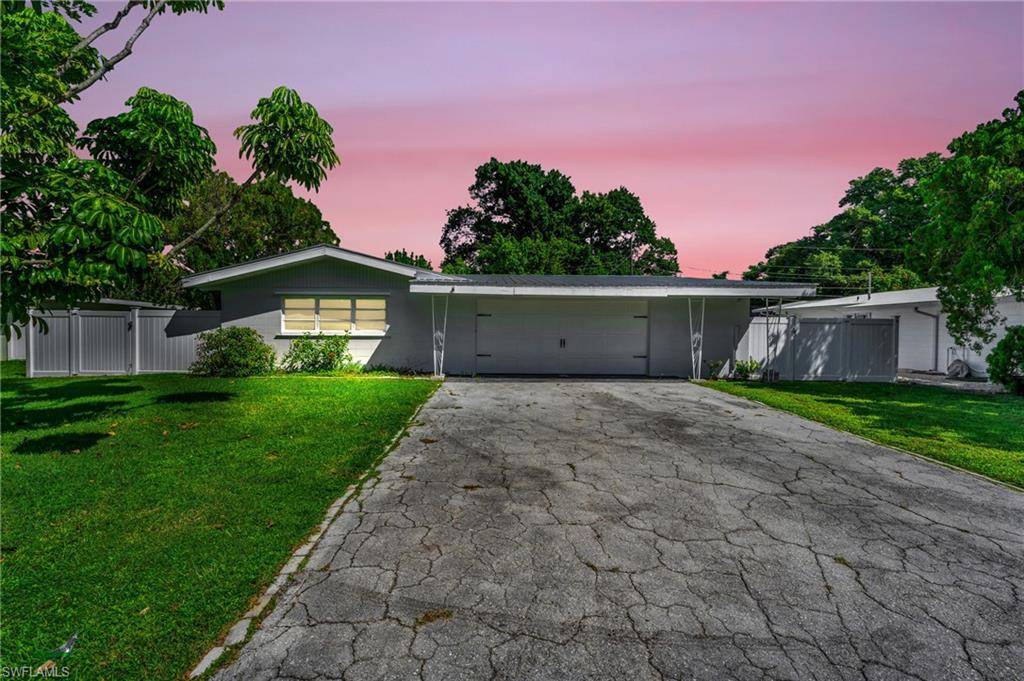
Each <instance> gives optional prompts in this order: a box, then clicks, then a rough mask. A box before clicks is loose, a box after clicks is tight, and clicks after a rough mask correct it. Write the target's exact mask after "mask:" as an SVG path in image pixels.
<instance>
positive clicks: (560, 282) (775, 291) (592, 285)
mask: <svg viewBox="0 0 1024 681" xmlns="http://www.w3.org/2000/svg"><path fill="white" fill-rule="evenodd" d="M410 290H411V291H412V292H413V293H456V294H458V293H462V294H478V295H534V296H536V295H542V296H543V295H551V296H563V295H569V296H572V295H584V296H595V295H596V296H635V297H646V296H659V297H660V296H705V297H743V298H761V297H766V296H767V297H769V298H780V297H781V298H797V297H801V296H808V295H814V291H815V287H814V286H813V285H808V284H803V283H791V282H777V281H736V280H731V279H697V278H694V277H673V276H653V275H641V274H633V275H588V274H460V275H448V276H447V277H446V278H427V277H421V276H419V275H417V276H416V277H415V278H414V279H413V281H412V284H411V286H410Z"/></svg>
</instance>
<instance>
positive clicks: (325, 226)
mask: <svg viewBox="0 0 1024 681" xmlns="http://www.w3.org/2000/svg"><path fill="white" fill-rule="evenodd" d="M239 192H241V198H239V200H238V202H237V203H236V204H235V206H234V207H233V208H232V209H231V210H230V212H229V213H228V214H227V215H226V216H225V218H224V219H223V220H222V226H221V227H220V228H219V229H211V230H207V231H206V232H204V233H203V234H202V236H200V237H199V238H197V239H196V240H195V241H194V242H193V244H192V247H191V248H189V249H187V250H185V251H182V252H181V253H180V254H179V255H178V256H177V258H176V262H177V265H178V266H179V267H180V268H182V269H184V270H186V271H191V272H202V271H205V270H211V269H215V268H217V267H225V266H227V265H234V264H237V263H240V262H246V261H249V260H254V259H256V258H264V257H267V256H271V255H277V254H279V253H287V252H288V251H293V250H295V249H297V248H305V247H307V246H315V245H317V244H335V245H336V244H337V243H338V235H337V234H335V232H334V230H332V229H331V226H330V224H329V223H328V222H327V221H326V220H324V218H323V215H322V214H321V213H320V210H319V209H318V208H317V207H316V205H315V204H313V203H312V202H311V201H308V200H306V199H302V198H299V197H297V196H295V193H294V192H293V191H292V189H291V187H289V186H288V185H286V184H284V183H283V182H280V181H279V180H276V179H266V180H261V181H259V182H256V183H253V184H251V185H250V186H249V187H247V188H246V189H245V190H240V188H239V185H238V183H236V182H235V181H234V180H233V179H231V176H229V175H228V174H227V173H224V172H217V173H210V174H208V175H207V176H206V178H205V179H204V180H203V181H202V182H201V183H200V184H199V185H198V186H196V187H195V189H193V190H192V191H191V192H190V193H189V195H188V198H187V201H186V204H187V205H186V206H185V207H184V208H182V209H180V210H179V211H178V212H177V213H176V214H175V216H174V217H173V218H171V219H169V220H165V221H164V237H163V241H164V243H177V242H179V241H181V240H182V239H184V238H185V237H186V236H188V235H190V234H194V233H195V232H196V231H197V230H198V229H199V227H201V226H202V225H204V224H206V223H207V222H208V221H209V219H210V217H211V216H212V215H214V214H216V213H217V212H219V211H220V210H221V209H222V208H223V207H224V206H226V205H227V204H228V203H229V202H230V201H231V199H232V198H233V197H234V196H235V195H236V194H238V193H239ZM108 293H109V294H110V295H111V296H113V297H117V298H129V299H136V300H147V301H150V302H156V303H163V304H175V305H186V306H190V307H210V306H211V305H212V304H213V302H214V299H213V296H212V294H209V293H206V292H203V291H196V290H193V289H182V288H181V285H180V270H179V269H178V267H162V268H159V267H153V268H148V269H146V270H144V271H143V272H141V273H137V274H135V275H133V276H132V277H131V278H130V279H129V281H128V283H127V284H126V285H125V286H123V287H114V288H112V289H111V290H110V291H108Z"/></svg>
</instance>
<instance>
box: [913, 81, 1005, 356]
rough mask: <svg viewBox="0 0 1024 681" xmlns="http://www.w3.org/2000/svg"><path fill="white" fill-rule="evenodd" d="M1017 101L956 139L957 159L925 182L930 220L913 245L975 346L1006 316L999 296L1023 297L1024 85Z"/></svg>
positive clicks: (956, 327)
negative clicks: (998, 116)
mask: <svg viewBox="0 0 1024 681" xmlns="http://www.w3.org/2000/svg"><path fill="white" fill-rule="evenodd" d="M1015 102H1016V107H1014V108H1009V109H1006V110H1005V111H1004V112H1003V117H1002V119H999V120H994V121H990V122H988V123H983V124H981V125H979V126H978V127H977V128H976V129H975V130H974V131H972V132H968V133H964V134H963V135H961V136H960V137H958V138H956V139H955V140H953V141H952V142H950V144H949V152H950V157H949V158H948V159H947V160H946V161H945V162H944V163H942V164H941V166H940V167H939V168H938V169H937V170H936V171H935V172H934V173H933V174H932V175H931V176H930V177H928V178H927V179H926V180H925V181H923V182H922V183H921V191H922V193H923V195H924V197H925V200H926V201H927V204H928V217H929V219H928V220H927V221H923V222H922V224H921V225H920V226H919V227H918V229H917V230H916V231H915V233H914V239H913V244H912V246H911V248H910V253H911V255H912V257H913V258H914V262H915V263H916V264H917V267H918V268H919V269H920V270H921V271H922V272H924V273H926V276H928V277H929V278H930V279H932V280H933V281H935V282H936V283H938V285H939V293H938V295H939V300H940V301H941V302H942V308H943V310H944V311H945V312H947V313H948V314H949V320H948V321H947V323H946V326H947V328H948V329H949V332H950V335H952V336H953V338H955V339H956V341H957V342H958V343H961V344H965V345H966V344H971V345H973V346H974V347H975V348H976V349H977V348H980V346H981V344H982V341H986V342H987V341H991V340H992V338H993V337H994V335H993V331H992V330H993V328H994V327H995V325H996V324H997V323H999V322H1000V321H1002V320H1001V317H1000V315H999V314H998V312H997V310H996V297H997V296H998V295H1000V294H1002V293H1003V292H1005V291H1009V292H1010V293H1012V294H1013V295H1014V296H1016V298H1017V300H1024V115H1022V109H1024V90H1022V91H1021V92H1019V93H1017V96H1016V98H1015Z"/></svg>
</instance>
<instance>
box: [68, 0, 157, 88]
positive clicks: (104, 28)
mask: <svg viewBox="0 0 1024 681" xmlns="http://www.w3.org/2000/svg"><path fill="white" fill-rule="evenodd" d="M142 3H143V0H128V4H127V5H125V6H124V7H122V8H121V9H120V10H119V11H118V13H117V14H115V15H114V18H113V19H111V20H110V21H108V22H107V23H105V24H103V25H101V26H100V27H99V28H97V29H96V30H95V31H93V32H92V33H90V34H89V35H87V36H85V37H84V38H82V39H81V40H80V41H79V42H78V44H77V45H75V46H74V47H72V48H71V52H70V53H69V54H68V58H67V59H66V60H65V61H64V63H63V64H62V65H61V67H60V68H59V69H57V76H58V77H60V76H63V75H64V73H65V72H66V71H67V70H68V69H69V68H71V60H72V58H74V56H75V54H77V53H78V52H81V51H82V50H84V49H85V48H87V47H89V45H92V44H93V43H94V42H95V41H96V39H97V38H99V37H100V36H101V35H104V34H106V33H109V32H110V31H113V30H114V29H116V28H117V27H118V26H120V25H121V20H122V19H124V18H125V17H126V16H128V13H129V12H131V11H132V10H133V9H135V8H136V7H137V6H139V5H141V4H142Z"/></svg>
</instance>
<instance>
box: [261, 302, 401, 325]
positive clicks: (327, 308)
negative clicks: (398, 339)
mask: <svg viewBox="0 0 1024 681" xmlns="http://www.w3.org/2000/svg"><path fill="white" fill-rule="evenodd" d="M281 330H282V331H286V332H294V331H298V332H313V333H315V332H317V331H320V332H323V333H352V332H357V333H358V332H363V331H371V332H375V333H383V332H384V331H386V330H387V300H385V299H384V298H333V297H332V298H285V299H284V305H283V307H282V317H281Z"/></svg>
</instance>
